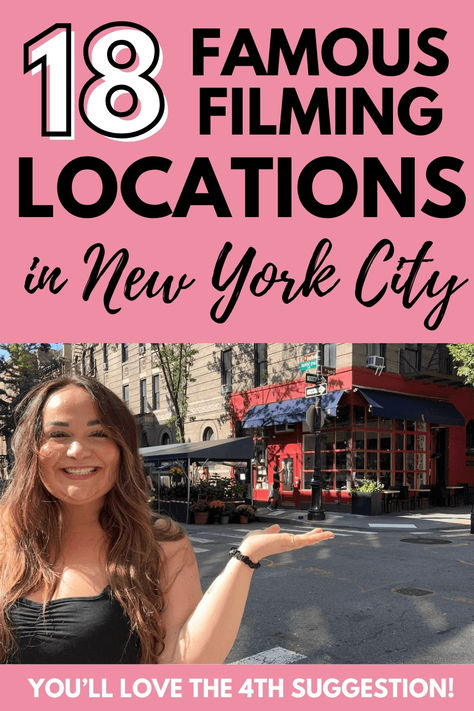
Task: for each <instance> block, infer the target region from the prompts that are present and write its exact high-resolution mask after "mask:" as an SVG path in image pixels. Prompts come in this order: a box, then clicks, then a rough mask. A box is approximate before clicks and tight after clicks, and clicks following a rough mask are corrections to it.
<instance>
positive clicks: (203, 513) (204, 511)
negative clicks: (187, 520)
mask: <svg viewBox="0 0 474 711" xmlns="http://www.w3.org/2000/svg"><path fill="white" fill-rule="evenodd" d="M191 510H192V512H193V514H194V523H196V524H198V525H200V526H202V525H204V524H206V523H207V522H208V520H209V504H208V503H207V501H194V503H192V504H191Z"/></svg>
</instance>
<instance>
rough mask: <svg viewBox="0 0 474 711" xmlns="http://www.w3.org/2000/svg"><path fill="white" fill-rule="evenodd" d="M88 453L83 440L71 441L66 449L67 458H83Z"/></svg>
mask: <svg viewBox="0 0 474 711" xmlns="http://www.w3.org/2000/svg"><path fill="white" fill-rule="evenodd" d="M87 452H88V447H87V443H86V442H84V441H83V440H79V439H73V440H72V442H71V443H70V444H69V447H68V449H67V455H68V457H81V456H85V455H86V454H87Z"/></svg>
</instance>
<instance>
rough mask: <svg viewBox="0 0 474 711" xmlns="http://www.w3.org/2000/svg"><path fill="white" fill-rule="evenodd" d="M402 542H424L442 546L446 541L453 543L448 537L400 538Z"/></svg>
mask: <svg viewBox="0 0 474 711" xmlns="http://www.w3.org/2000/svg"><path fill="white" fill-rule="evenodd" d="M400 541H401V543H423V544H424V545H429V546H442V545H443V544H444V543H451V541H447V540H446V538H422V537H421V536H420V537H419V538H415V537H413V538H400Z"/></svg>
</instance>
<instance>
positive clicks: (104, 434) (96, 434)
mask: <svg viewBox="0 0 474 711" xmlns="http://www.w3.org/2000/svg"><path fill="white" fill-rule="evenodd" d="M91 437H107V435H106V433H105V432H104V431H103V430H98V431H97V432H92V433H91Z"/></svg>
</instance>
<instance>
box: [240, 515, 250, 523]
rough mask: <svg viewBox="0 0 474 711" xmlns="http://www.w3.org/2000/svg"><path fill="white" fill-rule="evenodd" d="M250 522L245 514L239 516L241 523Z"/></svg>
mask: <svg viewBox="0 0 474 711" xmlns="http://www.w3.org/2000/svg"><path fill="white" fill-rule="evenodd" d="M248 522H249V517H248V516H244V515H243V514H240V516H239V523H248Z"/></svg>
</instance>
